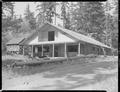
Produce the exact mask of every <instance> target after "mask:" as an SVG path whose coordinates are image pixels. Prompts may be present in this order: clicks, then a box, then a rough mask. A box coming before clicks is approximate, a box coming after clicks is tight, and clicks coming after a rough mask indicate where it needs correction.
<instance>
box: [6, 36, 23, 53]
mask: <svg viewBox="0 0 120 92" xmlns="http://www.w3.org/2000/svg"><path fill="white" fill-rule="evenodd" d="M24 39H25V38H23V37H21V38H14V39H11V40H10V41H9V42H8V43H6V48H7V52H8V53H14V54H20V52H21V51H22V50H21V49H22V46H21V45H20V43H21V42H22V41H23V40H24Z"/></svg>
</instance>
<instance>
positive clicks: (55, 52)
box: [54, 46, 58, 57]
mask: <svg viewBox="0 0 120 92" xmlns="http://www.w3.org/2000/svg"><path fill="white" fill-rule="evenodd" d="M54 56H55V57H58V46H55V50H54Z"/></svg>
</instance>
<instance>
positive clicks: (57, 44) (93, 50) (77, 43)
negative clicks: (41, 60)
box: [20, 23, 111, 57]
mask: <svg viewBox="0 0 120 92" xmlns="http://www.w3.org/2000/svg"><path fill="white" fill-rule="evenodd" d="M20 45H22V46H24V51H23V54H24V55H27V54H28V53H27V52H29V54H30V55H31V56H32V57H41V56H48V57H68V56H69V57H73V56H78V55H89V54H98V55H102V54H103V53H105V52H106V53H105V54H109V53H110V51H111V48H110V47H109V46H107V45H105V44H103V43H101V42H99V41H97V40H95V39H93V38H91V37H88V36H85V35H83V34H80V33H77V32H75V31H72V30H68V29H64V28H62V27H59V26H56V25H53V24H50V23H45V24H43V25H42V26H41V27H40V28H39V29H38V30H36V32H35V33H33V34H32V35H31V36H29V37H28V38H27V39H25V40H24V41H23V42H21V43H20ZM26 50H27V51H26ZM25 52H26V53H25Z"/></svg>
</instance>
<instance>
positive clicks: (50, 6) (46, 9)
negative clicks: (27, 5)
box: [36, 2, 56, 24]
mask: <svg viewBox="0 0 120 92" xmlns="http://www.w3.org/2000/svg"><path fill="white" fill-rule="evenodd" d="M55 5H56V3H55V2H42V3H41V4H39V5H37V7H36V8H37V10H38V11H39V14H38V18H41V19H39V20H41V21H42V23H44V22H45V21H48V22H50V23H52V22H53V20H52V17H53V16H54V14H55ZM42 23H41V24H42Z"/></svg>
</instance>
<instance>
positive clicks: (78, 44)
mask: <svg viewBox="0 0 120 92" xmlns="http://www.w3.org/2000/svg"><path fill="white" fill-rule="evenodd" d="M78 56H80V42H79V43H78Z"/></svg>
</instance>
